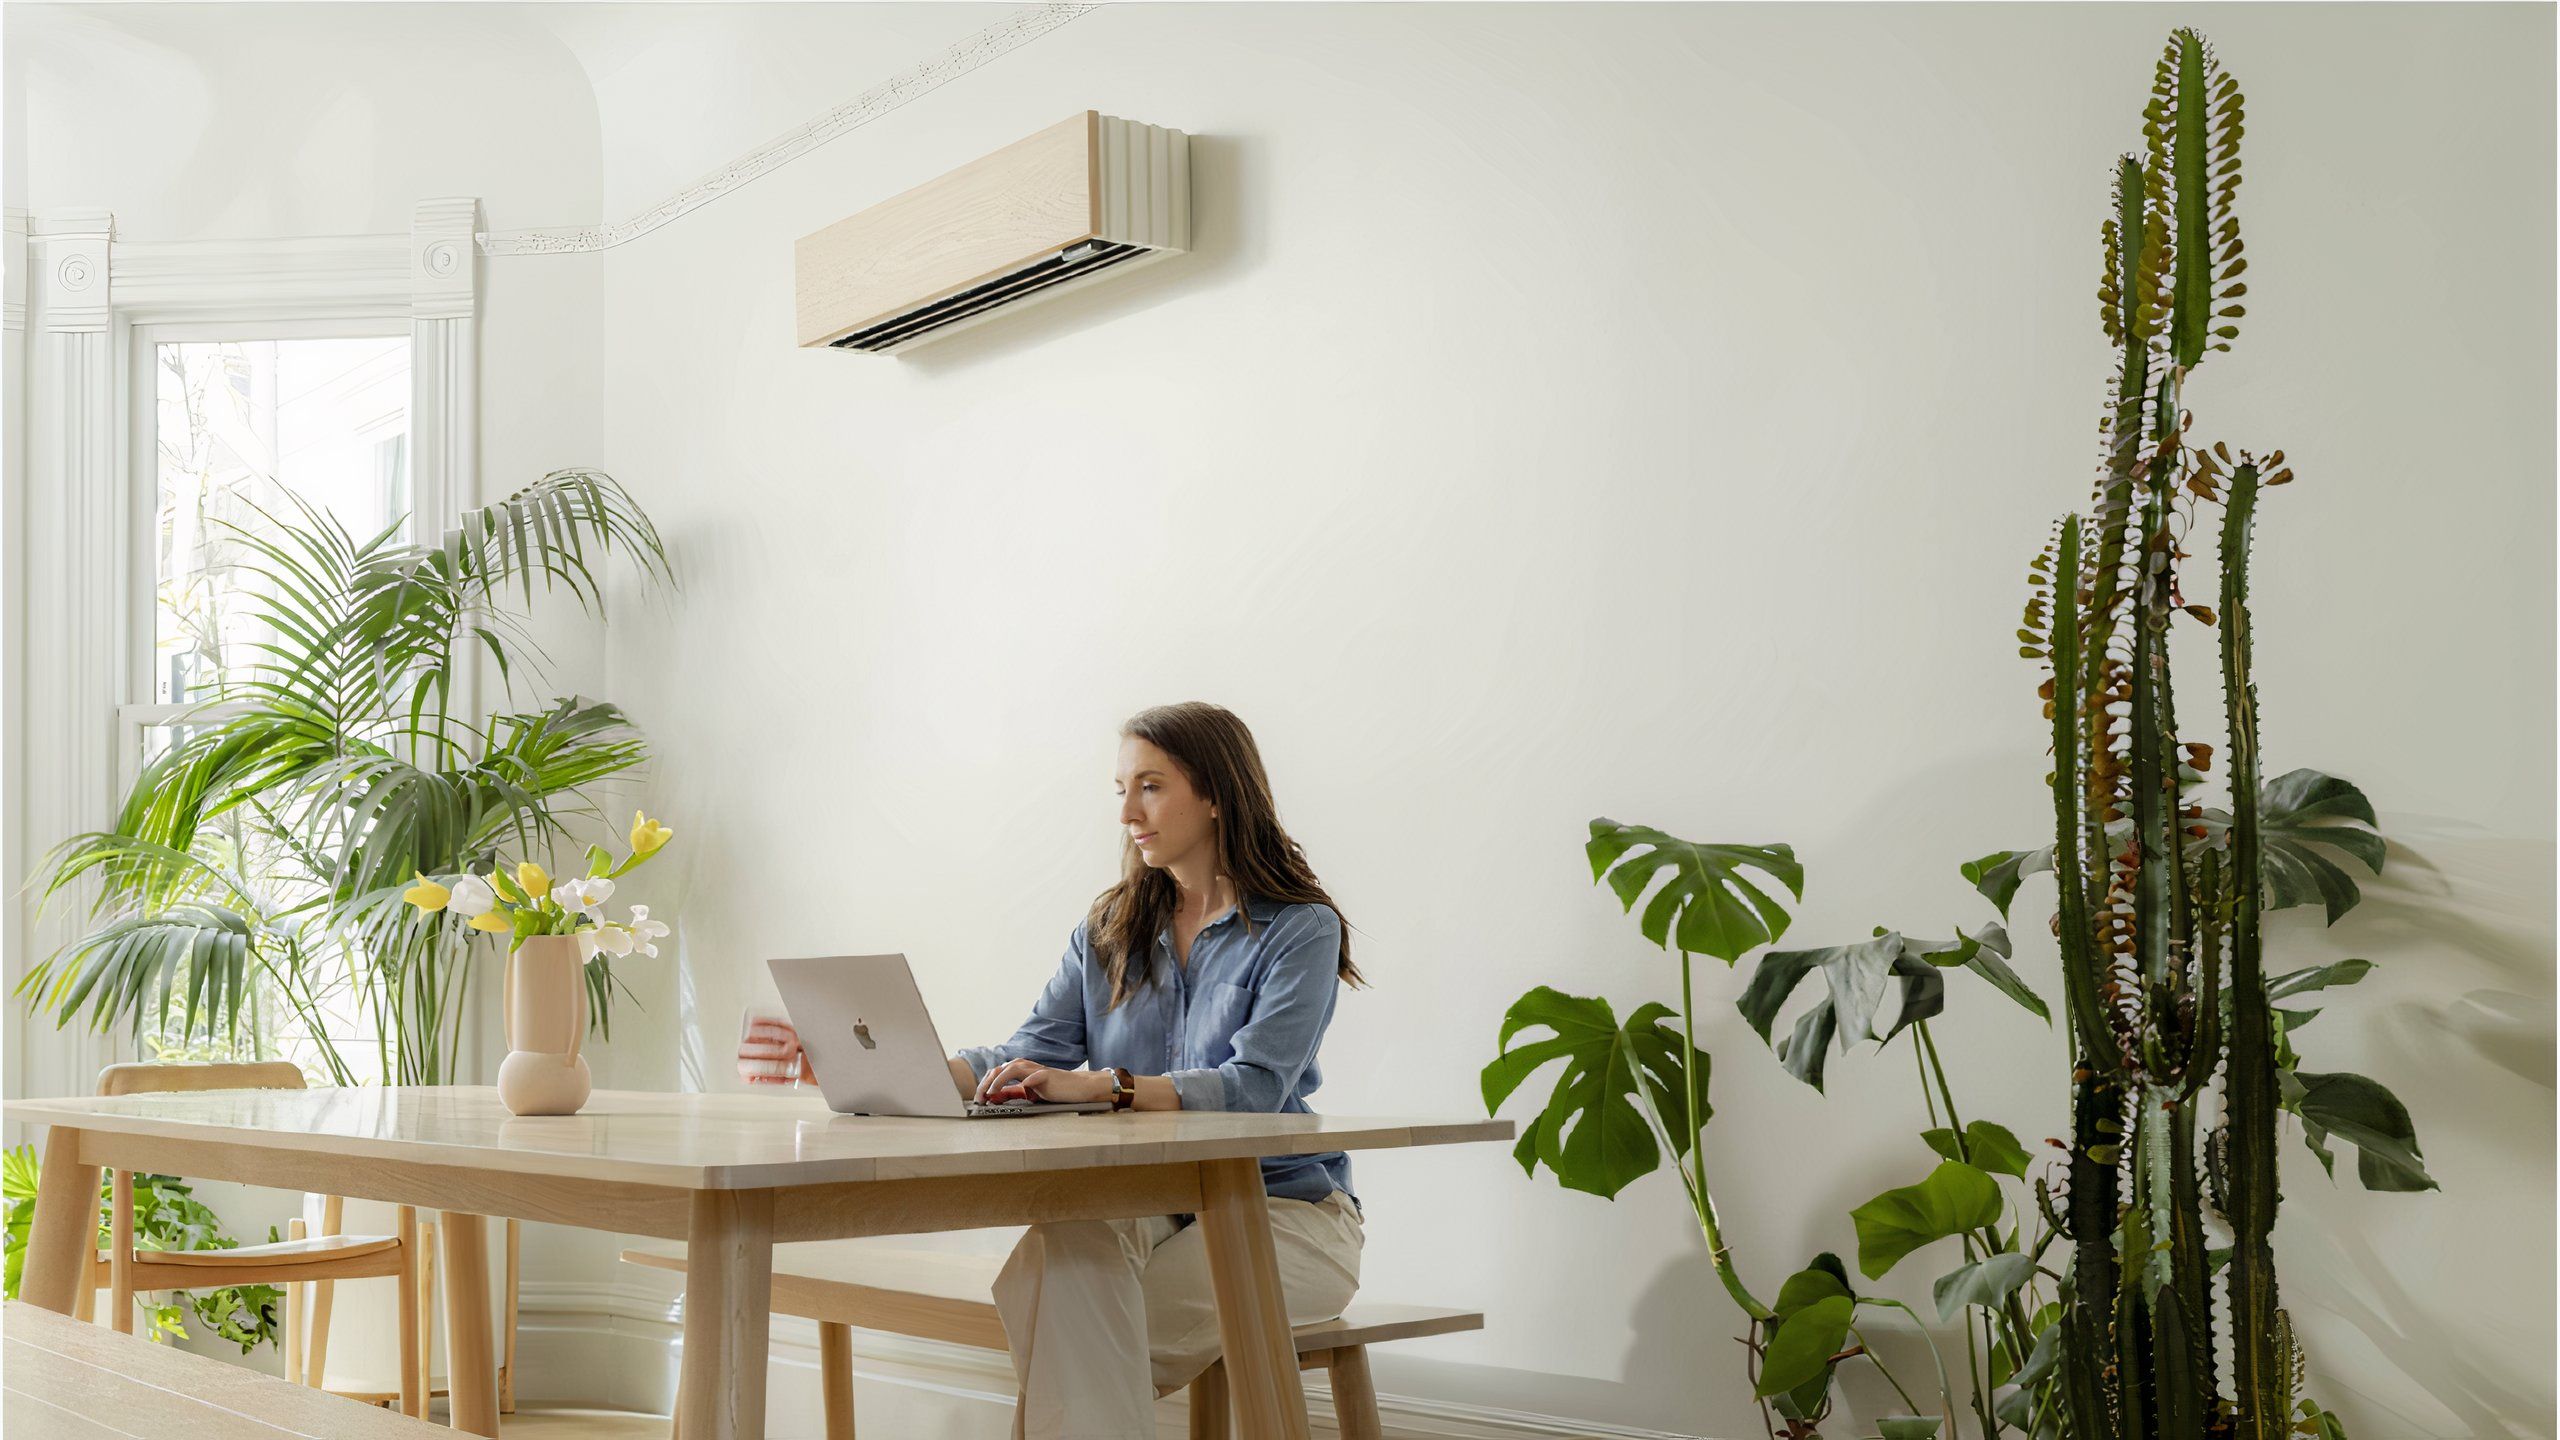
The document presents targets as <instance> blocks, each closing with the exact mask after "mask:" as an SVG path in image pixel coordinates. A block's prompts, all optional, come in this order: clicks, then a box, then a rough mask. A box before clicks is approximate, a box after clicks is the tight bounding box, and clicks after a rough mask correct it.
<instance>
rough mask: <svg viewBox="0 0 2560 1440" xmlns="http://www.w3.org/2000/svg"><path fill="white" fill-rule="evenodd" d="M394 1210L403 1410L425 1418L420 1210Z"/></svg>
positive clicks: (416, 1416) (409, 1206)
mask: <svg viewBox="0 0 2560 1440" xmlns="http://www.w3.org/2000/svg"><path fill="white" fill-rule="evenodd" d="M394 1213H395V1214H396V1215H397V1216H398V1217H399V1218H398V1220H397V1221H396V1222H395V1223H396V1224H397V1226H398V1230H399V1236H400V1413H401V1414H403V1415H407V1416H411V1417H413V1418H416V1419H424V1418H426V1413H427V1376H426V1364H425V1361H424V1359H423V1358H422V1357H421V1356H420V1355H419V1354H418V1329H419V1327H418V1211H417V1207H416V1206H413V1205H402V1206H399V1207H398V1208H397V1209H396V1210H395V1211H394Z"/></svg>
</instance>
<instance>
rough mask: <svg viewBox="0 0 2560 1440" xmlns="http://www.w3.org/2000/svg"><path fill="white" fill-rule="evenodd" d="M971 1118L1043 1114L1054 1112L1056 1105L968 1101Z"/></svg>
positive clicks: (981, 1118)
mask: <svg viewBox="0 0 2560 1440" xmlns="http://www.w3.org/2000/svg"><path fill="white" fill-rule="evenodd" d="M968 1106H969V1118H970V1119H972V1120H983V1119H987V1118H989V1117H991V1116H996V1115H1042V1114H1048V1113H1051V1112H1054V1111H1055V1110H1056V1109H1057V1107H1056V1106H1054V1105H990V1104H988V1103H986V1102H985V1101H983V1100H971V1101H969V1102H968Z"/></svg>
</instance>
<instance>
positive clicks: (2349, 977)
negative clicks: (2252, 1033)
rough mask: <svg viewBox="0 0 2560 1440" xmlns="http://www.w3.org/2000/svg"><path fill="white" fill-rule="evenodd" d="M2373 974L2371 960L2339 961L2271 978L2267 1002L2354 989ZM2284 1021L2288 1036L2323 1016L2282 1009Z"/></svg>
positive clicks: (2280, 1013)
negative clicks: (2342, 988) (2350, 987)
mask: <svg viewBox="0 0 2560 1440" xmlns="http://www.w3.org/2000/svg"><path fill="white" fill-rule="evenodd" d="M2372 970H2373V962H2372V961H2370V960H2337V961H2332V962H2331V963H2329V964H2327V965H2314V966H2311V967H2309V968H2308V969H2303V970H2288V971H2286V972H2285V973H2284V974H2282V975H2270V976H2268V977H2267V999H2269V1000H2270V1001H2274V1000H2282V999H2284V998H2285V997H2286V996H2288V995H2308V994H2311V993H2313V992H2314V991H2319V990H2327V989H2330V988H2332V987H2334V986H2339V985H2353V984H2354V983H2356V982H2357V981H2359V980H2361V979H2363V978H2364V977H2365V976H2366V975H2368V974H2370V973H2371V972H2372ZM2276 1013H2277V1014H2279V1015H2282V1016H2283V1017H2284V1028H2285V1033H2287V1034H2291V1033H2292V1032H2294V1031H2296V1030H2299V1029H2301V1028H2302V1027H2303V1026H2305V1025H2308V1024H2310V1023H2311V1021H2312V1020H2313V1018H2314V1017H2316V1016H2318V1015H2319V1013H2320V1012H2319V1011H2317V1010H2285V1009H2278V1010H2277V1011H2276Z"/></svg>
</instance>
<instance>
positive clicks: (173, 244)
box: [115, 235, 411, 325]
mask: <svg viewBox="0 0 2560 1440" xmlns="http://www.w3.org/2000/svg"><path fill="white" fill-rule="evenodd" d="M410 303H411V302H410V279H409V237H408V236H406V235H320V236H309V237H302V238H296V239H272V240H150V241H137V240H120V241H117V242H116V245H115V310H116V314H117V317H118V318H119V319H123V320H126V321H129V322H132V323H135V324H145V325H148V324H158V323H165V322H169V321H186V320H231V319H241V318H252V317H253V318H256V319H261V320H316V319H338V318H345V317H350V316H357V317H368V318H370V317H380V318H384V319H390V318H395V317H404V316H406V315H408V314H409V310H410Z"/></svg>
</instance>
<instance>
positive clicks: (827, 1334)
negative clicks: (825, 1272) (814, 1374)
mask: <svg viewBox="0 0 2560 1440" xmlns="http://www.w3.org/2000/svg"><path fill="white" fill-rule="evenodd" d="M818 1385H819V1387H820V1394H821V1395H822V1396H823V1397H824V1399H825V1408H826V1417H827V1431H826V1434H827V1440H853V1327H852V1326H850V1325H843V1324H838V1323H837V1322H835V1321H832V1320H821V1321H819V1322H818Z"/></svg>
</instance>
